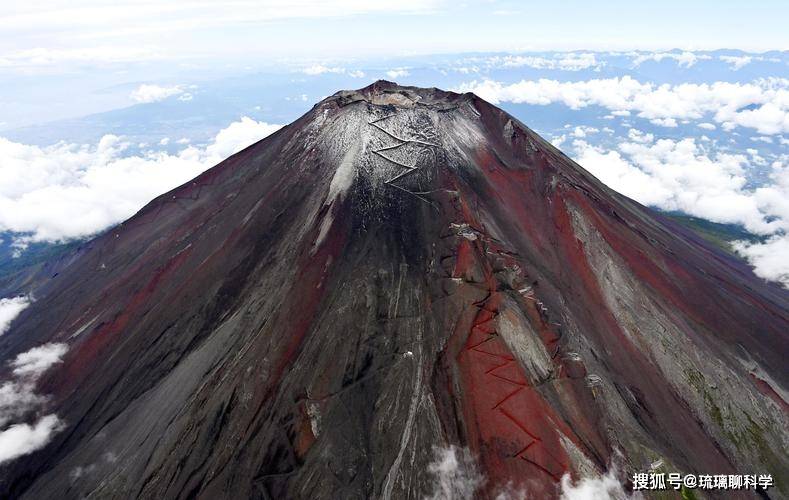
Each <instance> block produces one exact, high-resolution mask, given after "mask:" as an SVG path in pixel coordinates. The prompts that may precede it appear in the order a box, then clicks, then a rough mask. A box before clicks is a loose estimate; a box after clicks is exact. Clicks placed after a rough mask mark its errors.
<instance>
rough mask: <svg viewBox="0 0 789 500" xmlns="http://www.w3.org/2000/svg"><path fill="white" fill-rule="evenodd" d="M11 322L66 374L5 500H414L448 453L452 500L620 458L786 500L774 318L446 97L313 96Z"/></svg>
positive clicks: (379, 89)
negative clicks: (468, 483)
mask: <svg viewBox="0 0 789 500" xmlns="http://www.w3.org/2000/svg"><path fill="white" fill-rule="evenodd" d="M20 291H26V290H20ZM34 295H35V298H36V301H35V302H34V303H33V304H32V305H31V306H30V307H29V308H28V309H26V310H25V311H23V312H22V314H21V315H20V316H19V318H18V319H17V320H16V321H15V322H14V323H13V324H12V328H11V330H10V331H9V332H8V333H7V334H6V335H4V336H2V337H0V357H1V358H2V359H3V360H11V359H13V358H14V356H16V355H17V354H19V353H22V352H25V351H28V350H29V349H31V348H34V347H36V346H40V345H42V344H44V343H53V342H57V343H63V344H66V345H67V347H68V351H67V352H66V354H65V355H64V357H63V361H62V363H60V364H57V365H56V366H55V367H53V368H52V369H50V370H49V371H47V372H46V373H45V374H44V375H43V376H42V377H41V378H40V379H39V380H38V382H37V391H38V392H39V393H41V394H48V395H51V397H50V400H49V402H48V403H47V404H46V406H44V407H42V408H40V409H39V410H38V412H39V414H43V413H50V414H56V415H57V416H58V417H59V419H60V420H61V421H62V422H63V425H62V429H61V430H60V431H59V432H57V433H55V434H54V436H53V437H52V441H51V443H49V444H48V445H47V446H46V447H44V448H43V449H42V450H40V451H37V452H35V453H32V454H30V455H27V456H23V457H21V458H18V459H16V460H14V461H11V462H8V463H6V464H4V465H1V466H0V467H2V474H0V492H2V493H3V494H4V495H7V496H12V497H25V498H53V497H61V498H62V497H63V496H64V495H65V496H66V497H68V498H78V497H82V496H89V497H90V496H92V497H102V498H103V497H111V498H125V497H141V498H182V497H183V498H187V497H201V498H222V497H226V498H245V497H246V498H284V497H293V498H338V497H340V498H362V497H380V498H387V499H388V498H421V497H422V496H424V495H427V494H430V493H431V492H432V491H433V488H434V487H435V484H434V482H435V479H436V478H435V473H434V472H432V471H431V467H430V464H431V463H433V462H434V461H435V452H434V448H437V449H439V450H440V449H447V448H448V447H450V446H452V445H455V446H459V447H464V448H468V449H469V450H470V453H471V456H472V457H473V460H474V463H475V464H476V467H477V468H478V469H479V471H480V472H481V473H482V474H483V475H484V477H485V481H484V484H482V485H479V489H478V491H477V493H476V494H477V495H478V496H479V497H481V498H493V497H495V496H496V495H497V494H499V493H501V492H502V491H505V490H507V489H508V488H510V489H515V490H518V489H521V490H524V491H527V492H528V494H529V495H530V496H531V497H534V498H544V497H551V496H556V495H558V483H559V480H560V479H561V477H562V476H563V475H564V474H565V473H570V474H571V475H572V476H573V477H575V478H579V477H583V476H588V475H591V474H596V473H602V472H603V471H605V470H607V469H608V468H609V467H611V463H612V460H614V457H615V456H618V455H619V454H620V453H621V455H622V457H623V458H621V460H623V461H624V463H625V468H626V470H627V471H629V472H632V471H644V470H647V468H648V467H649V465H650V464H651V463H653V462H656V461H657V460H662V461H663V463H664V464H665V465H664V466H665V467H667V468H668V469H669V470H672V471H674V470H677V471H683V472H696V473H704V474H715V473H746V472H747V473H751V472H752V471H754V472H755V471H758V472H766V471H769V472H771V473H772V474H773V475H774V476H775V477H776V482H777V483H778V484H779V485H780V484H782V483H783V485H785V484H786V481H785V479H786V478H785V477H784V476H782V475H781V474H785V471H786V470H789V469H788V468H787V465H789V464H787V457H786V455H785V453H784V451H783V450H785V449H786V444H787V431H786V429H787V428H789V426H788V425H787V406H786V401H787V396H786V394H787V393H786V388H787V387H789V374H788V373H787V371H786V370H785V368H784V366H785V362H784V359H785V357H786V356H787V354H789V297H788V296H787V293H786V291H784V290H782V289H780V288H778V287H776V286H773V285H769V284H765V283H763V282H762V281H760V280H758V279H757V278H755V277H754V276H753V274H752V273H751V272H750V270H749V269H748V268H747V267H746V266H744V265H743V264H742V263H741V262H739V261H737V260H736V259H734V258H731V257H729V256H727V255H725V254H723V253H721V252H720V251H718V250H716V249H715V248H712V247H711V246H709V245H708V244H706V243H705V242H703V241H702V240H701V239H700V238H699V237H697V236H695V235H694V234H693V233H691V232H690V231H689V230H686V229H683V228H681V227H680V226H679V225H677V224H676V223H673V222H671V221H669V220H667V219H665V218H662V217H660V216H657V215H655V214H654V213H653V212H652V211H650V210H648V209H646V208H644V207H642V206H640V205H638V204H637V203H635V202H633V201H631V200H629V199H627V198H624V197H622V196H620V195H618V194H616V193H614V192H612V191H611V190H609V189H607V188H606V187H604V186H603V185H602V184H600V183H599V182H598V181H597V180H596V179H594V178H593V177H592V176H591V175H589V174H588V173H587V172H585V171H584V170H583V169H582V168H581V167H579V166H578V165H576V164H575V163H573V162H572V161H571V160H569V159H568V158H567V157H565V156H564V155H562V154H561V153H560V152H559V151H557V150H556V149H555V148H553V147H551V146H550V145H549V144H547V143H546V142H545V141H543V140H542V139H541V138H539V137H538V136H537V135H536V134H534V133H533V132H532V131H530V130H529V129H528V128H526V127H525V126H524V125H522V124H521V123H519V122H517V121H516V120H515V119H513V118H512V117H510V116H509V115H507V114H506V113H504V112H503V111H501V110H499V109H497V108H495V107H493V106H491V105H490V104H488V103H486V102H484V101H482V100H481V99H479V98H477V97H476V96H473V95H471V94H463V95H459V94H453V93H448V92H443V91H439V90H436V89H417V88H409V87H399V86H397V85H395V84H392V83H388V82H378V83H376V84H373V85H372V86H370V87H367V88H365V89H362V90H359V91H350V92H340V93H338V94H335V95H334V96H331V97H329V98H327V99H325V100H324V101H321V102H320V103H318V104H317V105H316V106H315V107H314V108H313V109H312V110H311V111H310V112H308V113H307V114H306V115H304V116H303V117H302V118H300V119H299V120H297V121H296V122H294V123H293V124H291V125H289V126H288V127H286V128H284V129H282V130H280V131H279V132H277V133H275V134H273V135H272V136H270V137H268V138H266V139H265V140H263V141H261V142H260V143H258V144H255V145H253V146H251V147H250V148H248V149H246V150H244V151H242V152H240V153H238V154H236V155H234V156H233V157H231V158H229V159H227V160H226V161H224V162H222V163H221V164H219V165H218V166H216V167H215V168H213V169H211V170H209V171H207V172H206V173H204V174H202V175H201V176H199V177H198V178H196V179H194V181H192V182H189V183H187V184H185V185H184V186H181V187H180V188H178V189H176V190H174V191H172V192H170V193H167V194H165V195H163V196H161V197H159V198H157V199H156V200H154V201H153V202H151V203H150V204H149V205H148V206H146V207H145V208H144V209H142V210H141V211H140V212H139V213H138V214H136V215H135V216H134V217H132V218H131V219H130V220H128V221H126V222H125V223H123V224H122V225H121V226H119V227H118V228H117V229H116V230H114V231H110V232H108V233H106V234H104V235H102V236H101V237H99V238H97V239H96V240H93V241H92V242H90V243H89V244H87V245H85V246H83V247H82V248H81V250H80V255H79V256H78V258H76V260H75V261H74V262H73V263H71V264H70V265H68V266H67V267H66V268H65V269H63V270H62V271H61V272H59V274H57V276H54V277H52V278H51V279H50V280H48V281H47V282H46V283H44V284H43V285H41V286H40V287H38V288H37V289H36V290H35V291H34ZM4 366H5V365H4ZM4 369H5V368H4ZM0 375H8V374H7V373H4V374H0ZM31 418H32V417H31ZM783 487H784V488H785V486H783ZM769 494H770V495H775V496H776V497H785V496H786V495H787V492H786V491H782V490H778V489H772V490H770V492H769Z"/></svg>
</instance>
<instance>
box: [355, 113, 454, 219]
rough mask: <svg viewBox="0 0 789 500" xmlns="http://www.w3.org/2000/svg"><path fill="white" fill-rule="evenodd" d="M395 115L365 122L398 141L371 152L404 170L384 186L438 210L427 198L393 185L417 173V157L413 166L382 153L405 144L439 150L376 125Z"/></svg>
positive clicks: (418, 166)
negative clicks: (415, 198)
mask: <svg viewBox="0 0 789 500" xmlns="http://www.w3.org/2000/svg"><path fill="white" fill-rule="evenodd" d="M395 115H396V113H393V114H391V115H386V116H383V117H381V118H376V119H375V120H369V121H368V122H367V124H368V125H370V126H372V127H374V128H376V129H377V130H380V131H381V132H383V133H384V134H386V135H388V136H389V137H391V138H393V139H395V140H396V141H398V143H397V144H393V145H391V146H384V147H382V148H378V149H374V150H372V153H373V154H375V155H378V156H380V157H381V158H383V159H384V160H386V161H389V162H391V163H394V164H395V165H397V166H399V167H402V168H405V169H406V170H405V172H401V173H399V174H397V175H395V176H394V177H392V178H391V179H388V180H386V181H384V184H387V185H389V186H392V187H393V188H396V189H399V190H400V191H403V192H406V193H408V194H410V195H412V196H416V197H417V198H419V199H420V200H422V201H424V202H425V203H427V204H429V205H431V206H432V207H433V208H435V209H438V207H436V206H435V204H434V203H433V202H431V201H430V200H428V199H427V198H425V197H423V196H421V194H420V193H417V192H415V191H411V190H409V189H406V188H404V187H401V186H398V185H397V184H395V181H397V180H399V179H403V178H405V177H406V176H407V175H410V174H413V173H415V172H417V171H418V170H419V169H420V165H419V157H418V156H417V158H415V159H414V164H413V165H406V164H405V163H402V162H399V161H397V160H395V159H394V158H390V157H388V156H386V155H385V154H383V152H384V151H392V150H395V149H399V148H401V147H403V146H405V145H407V144H417V145H420V146H423V147H428V148H436V149H437V148H439V146H438V145H436V144H432V143H429V142H425V141H420V140H418V139H404V138H403V137H400V136H398V135H397V134H395V133H393V132H390V131H388V130H386V129H385V128H383V127H381V126H380V125H378V123H379V122H382V121H384V120H387V119H389V118H392V117H393V116H395ZM433 163H434V164H435V163H436V161H435V149H433ZM422 194H425V193H422Z"/></svg>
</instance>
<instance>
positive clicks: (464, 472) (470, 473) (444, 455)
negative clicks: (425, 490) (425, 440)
mask: <svg viewBox="0 0 789 500" xmlns="http://www.w3.org/2000/svg"><path fill="white" fill-rule="evenodd" d="M433 453H434V456H435V458H434V461H433V462H431V463H430V464H429V465H428V466H427V469H428V471H429V472H430V474H431V475H432V476H433V492H432V493H431V494H430V495H428V496H427V497H425V498H426V499H429V500H446V499H452V500H472V499H473V498H475V496H474V493H475V492H476V491H477V488H479V487H480V486H481V485H482V483H483V482H484V478H483V476H482V474H481V473H480V472H479V470H478V469H477V465H476V463H475V461H474V458H473V457H472V456H471V452H469V450H468V449H466V448H458V447H457V446H454V445H451V446H449V447H448V448H434V449H433Z"/></svg>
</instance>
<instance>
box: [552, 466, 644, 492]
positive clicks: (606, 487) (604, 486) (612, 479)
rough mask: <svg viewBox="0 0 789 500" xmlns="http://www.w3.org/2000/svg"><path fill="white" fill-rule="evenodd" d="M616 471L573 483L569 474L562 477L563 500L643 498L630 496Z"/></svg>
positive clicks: (613, 469)
mask: <svg viewBox="0 0 789 500" xmlns="http://www.w3.org/2000/svg"><path fill="white" fill-rule="evenodd" d="M616 474H617V472H616V469H615V468H612V469H611V470H609V471H608V472H607V473H605V474H604V475H602V476H598V477H585V478H582V479H581V480H580V481H578V482H577V483H573V482H572V479H571V478H570V475H569V474H565V475H564V476H562V481H561V496H560V497H559V498H560V499H561V500H625V499H628V498H642V497H641V495H632V496H631V495H630V494H628V493H627V492H626V491H625V490H624V488H623V487H622V484H621V483H620V482H619V479H617V477H616Z"/></svg>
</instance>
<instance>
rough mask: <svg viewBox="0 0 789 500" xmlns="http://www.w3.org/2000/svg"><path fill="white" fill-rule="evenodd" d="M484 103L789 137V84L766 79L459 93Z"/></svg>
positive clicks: (522, 85)
mask: <svg viewBox="0 0 789 500" xmlns="http://www.w3.org/2000/svg"><path fill="white" fill-rule="evenodd" d="M458 90H459V91H461V92H474V93H475V94H477V95H479V96H480V97H482V98H483V99H487V100H488V101H490V102H492V103H494V104H498V103H500V102H512V103H525V104H535V105H543V106H544V105H548V104H553V103H559V104H564V105H565V106H568V107H569V108H571V109H581V108H586V107H588V106H595V105H596V106H602V107H604V108H607V109H608V110H610V111H612V112H614V113H619V114H622V113H625V112H627V113H634V114H636V115H637V116H639V117H641V118H645V119H648V120H651V121H652V122H653V123H655V124H658V125H663V126H676V121H677V120H699V119H702V118H705V117H709V119H711V120H713V121H715V122H717V123H719V124H720V125H721V127H722V128H723V129H724V130H733V129H734V128H736V127H745V128H751V129H754V130H756V131H757V132H759V133H760V134H765V135H772V134H781V133H789V79H786V78H763V79H759V80H755V81H753V82H750V83H729V82H714V83H700V84H697V83H683V84H679V85H670V84H663V85H656V84H654V83H649V82H647V83H642V82H639V81H638V80H636V79H634V78H632V77H630V76H624V77H621V78H606V79H593V80H586V81H579V82H560V81H558V80H549V79H544V78H542V79H539V80H522V81H520V82H517V83H512V84H503V83H500V82H497V81H494V80H483V81H480V82H478V81H472V82H470V83H465V84H462V85H460V86H459V87H458Z"/></svg>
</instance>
